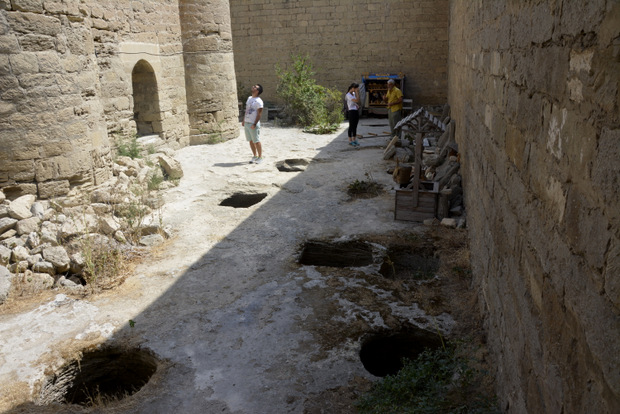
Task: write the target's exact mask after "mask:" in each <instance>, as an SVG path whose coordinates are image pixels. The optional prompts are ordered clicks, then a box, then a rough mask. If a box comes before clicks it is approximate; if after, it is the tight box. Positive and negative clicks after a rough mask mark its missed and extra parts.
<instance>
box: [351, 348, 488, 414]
mask: <svg viewBox="0 0 620 414" xmlns="http://www.w3.org/2000/svg"><path fill="white" fill-rule="evenodd" d="M482 376H483V372H482V371H479V370H477V369H475V368H473V367H472V360H471V359H470V358H469V357H467V356H466V354H465V353H464V352H463V347H462V346H460V347H457V346H454V345H448V346H446V347H445V348H439V349H436V350H433V351H431V350H427V351H424V352H423V353H421V354H420V355H419V356H418V358H416V360H415V361H409V360H407V361H405V364H404V366H403V368H402V369H401V370H400V371H399V372H398V373H397V374H396V375H388V376H387V377H385V378H383V379H382V380H380V381H379V382H377V383H375V384H374V385H373V388H372V390H370V391H369V392H368V393H367V394H365V395H363V396H362V398H361V399H360V400H359V401H358V402H357V404H356V405H357V408H358V409H359V412H360V413H361V414H385V413H399V414H401V413H403V414H404V413H428V414H431V413H433V414H435V413H451V414H466V413H467V414H473V413H478V414H491V413H499V412H500V411H499V410H498V408H497V406H496V405H495V401H494V399H492V398H488V397H486V396H485V395H484V393H483V392H482V391H481V390H480V389H479V388H480V384H481V382H480V380H481V378H482Z"/></svg>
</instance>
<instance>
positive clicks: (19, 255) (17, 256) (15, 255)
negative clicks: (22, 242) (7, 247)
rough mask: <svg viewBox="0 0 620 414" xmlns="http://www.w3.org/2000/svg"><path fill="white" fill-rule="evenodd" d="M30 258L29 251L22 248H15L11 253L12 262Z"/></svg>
mask: <svg viewBox="0 0 620 414" xmlns="http://www.w3.org/2000/svg"><path fill="white" fill-rule="evenodd" d="M29 257H30V251H29V250H28V249H26V248H25V247H23V246H15V248H14V249H13V252H12V253H11V261H12V262H21V261H22V260H27V259H28V258H29Z"/></svg>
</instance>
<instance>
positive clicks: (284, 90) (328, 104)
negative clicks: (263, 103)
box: [276, 55, 344, 134]
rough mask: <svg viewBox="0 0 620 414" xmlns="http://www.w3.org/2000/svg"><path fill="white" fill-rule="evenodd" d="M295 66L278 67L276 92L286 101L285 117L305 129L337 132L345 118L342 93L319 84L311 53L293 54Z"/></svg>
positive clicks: (317, 131)
mask: <svg viewBox="0 0 620 414" xmlns="http://www.w3.org/2000/svg"><path fill="white" fill-rule="evenodd" d="M292 60H293V63H292V69H290V70H285V69H282V68H281V67H280V66H279V65H277V66H276V73H277V75H278V79H279V82H278V86H277V88H276V93H277V94H278V96H279V97H280V98H282V100H283V101H284V108H283V112H284V116H285V117H287V118H290V119H291V120H292V121H293V123H295V124H296V125H300V126H302V127H304V131H306V132H312V133H317V134H326V133H331V132H333V131H335V130H336V129H337V128H338V127H339V126H340V124H341V123H342V121H343V120H344V117H343V115H342V94H341V93H340V92H338V91H337V90H332V89H329V88H326V87H324V86H321V85H318V84H317V83H316V80H315V79H314V75H315V72H314V71H313V70H312V64H311V63H310V60H309V57H308V56H301V55H293V56H292Z"/></svg>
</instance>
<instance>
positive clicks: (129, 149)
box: [116, 135, 142, 159]
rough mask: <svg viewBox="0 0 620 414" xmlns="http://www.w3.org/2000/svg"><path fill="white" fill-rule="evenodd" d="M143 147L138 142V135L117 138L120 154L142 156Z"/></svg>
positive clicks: (133, 156) (134, 156) (117, 147)
mask: <svg viewBox="0 0 620 414" xmlns="http://www.w3.org/2000/svg"><path fill="white" fill-rule="evenodd" d="M141 150H142V148H141V147H140V144H139V143H138V136H137V135H134V136H133V137H118V138H117V139H116V152H117V154H118V155H122V156H125V157H130V158H132V159H134V158H141V157H140V151H141Z"/></svg>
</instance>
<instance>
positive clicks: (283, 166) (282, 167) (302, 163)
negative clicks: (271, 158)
mask: <svg viewBox="0 0 620 414" xmlns="http://www.w3.org/2000/svg"><path fill="white" fill-rule="evenodd" d="M308 164H310V163H309V162H308V160H304V159H301V158H290V159H286V160H284V161H278V162H277V163H276V168H277V169H278V171H281V172H295V171H304V170H305V169H306V167H307V166H308Z"/></svg>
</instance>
